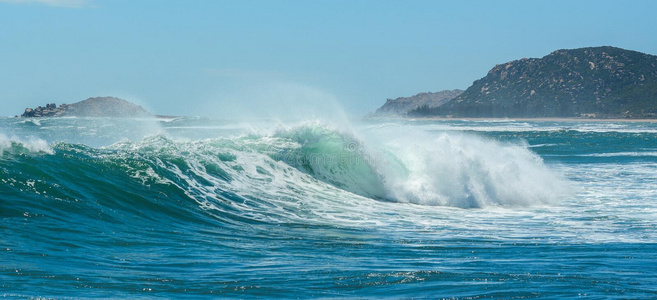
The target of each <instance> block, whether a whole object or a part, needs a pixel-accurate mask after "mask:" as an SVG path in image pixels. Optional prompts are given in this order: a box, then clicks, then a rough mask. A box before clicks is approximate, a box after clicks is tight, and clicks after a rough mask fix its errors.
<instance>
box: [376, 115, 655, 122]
mask: <svg viewBox="0 0 657 300" xmlns="http://www.w3.org/2000/svg"><path fill="white" fill-rule="evenodd" d="M371 119H393V120H407V121H475V122H483V121H491V122H610V123H612V122H626V123H657V119H621V118H609V119H603V118H559V117H545V118H458V117H417V118H410V117H401V116H398V117H383V118H371Z"/></svg>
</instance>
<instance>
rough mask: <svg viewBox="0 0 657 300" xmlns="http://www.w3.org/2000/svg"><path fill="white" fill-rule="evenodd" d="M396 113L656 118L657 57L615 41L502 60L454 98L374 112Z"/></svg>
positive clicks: (420, 99) (410, 100)
mask: <svg viewBox="0 0 657 300" xmlns="http://www.w3.org/2000/svg"><path fill="white" fill-rule="evenodd" d="M446 92H450V91H443V92H439V93H437V94H446ZM390 108H395V109H394V110H391V109H390ZM390 112H393V113H394V114H396V115H398V116H408V117H447V118H450V117H451V118H455V117H456V118H599V119H612V118H613V119H653V118H657V56H654V55H649V54H645V53H641V52H636V51H630V50H625V49H621V48H616V47H609V46H605V47H590V48H580V49H570V50H557V51H554V52H552V53H550V54H549V55H546V56H545V57H543V58H523V59H520V60H515V61H511V62H507V63H504V64H500V65H496V66H495V67H494V68H492V69H491V70H490V71H489V72H488V74H487V75H486V76H485V77H483V78H481V79H479V80H476V81H475V82H474V83H473V84H472V85H471V86H470V87H469V88H467V89H466V90H465V91H464V92H462V93H459V94H458V95H454V97H452V98H451V99H447V100H441V101H433V102H427V101H426V93H423V94H418V95H415V96H412V97H407V98H397V99H395V100H388V101H387V102H386V103H385V104H384V105H383V106H382V107H381V108H379V109H378V110H377V111H376V112H375V113H374V114H373V115H374V116H381V115H387V114H390Z"/></svg>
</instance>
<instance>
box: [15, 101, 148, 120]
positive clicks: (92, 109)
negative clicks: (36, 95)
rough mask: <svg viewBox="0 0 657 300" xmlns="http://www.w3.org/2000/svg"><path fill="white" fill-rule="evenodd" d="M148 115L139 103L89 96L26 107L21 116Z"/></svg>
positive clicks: (117, 116)
mask: <svg viewBox="0 0 657 300" xmlns="http://www.w3.org/2000/svg"><path fill="white" fill-rule="evenodd" d="M72 116H74V117H116V118H127V117H149V116H152V114H151V113H149V112H148V111H146V110H145V109H144V108H142V107H141V106H139V105H136V104H134V103H130V102H128V101H126V100H123V99H119V98H115V97H95V98H89V99H87V100H84V101H80V102H77V103H73V104H68V105H67V104H62V105H60V106H59V107H57V105H56V104H55V103H51V104H47V105H46V107H42V106H39V107H37V108H34V109H32V108H26V109H25V112H24V113H23V114H22V115H21V117H26V118H32V117H72Z"/></svg>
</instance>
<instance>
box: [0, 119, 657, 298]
mask: <svg viewBox="0 0 657 300" xmlns="http://www.w3.org/2000/svg"><path fill="white" fill-rule="evenodd" d="M0 297H6V298H57V299H66V298H75V299H79V298H130V299H134V298H169V299H181V298H187V299H198V298H212V299H214V298H247V299H252V298H267V299H269V298H367V299H371V298H377V299H378V298H389V299H397V298H431V299H435V298H450V299H484V298H504V299H530V298H551V299H563V298H585V299H614V298H619V299H648V298H656V297H657V124H655V123H640V122H637V123H634V122H632V123H630V122H628V123H623V122H585V121H581V122H548V121H532V122H524V121H523V122H520V121H513V120H509V121H458V120H454V121H420V120H376V121H374V120H372V121H367V120H365V121H352V122H350V123H346V122H339V123H337V124H336V123H331V122H322V121H318V120H309V121H298V122H280V121H266V120H261V121H253V122H246V121H231V120H221V119H205V118H178V119H172V120H155V119H91V118H90V119H85V118H51V119H48V118H46V119H22V118H1V119H0Z"/></svg>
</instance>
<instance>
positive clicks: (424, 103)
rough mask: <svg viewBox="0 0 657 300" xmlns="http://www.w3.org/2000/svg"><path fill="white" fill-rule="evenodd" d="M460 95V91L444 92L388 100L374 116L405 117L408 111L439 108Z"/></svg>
mask: <svg viewBox="0 0 657 300" xmlns="http://www.w3.org/2000/svg"><path fill="white" fill-rule="evenodd" d="M461 93H463V91H462V90H451V91H450V90H444V91H440V92H435V93H431V92H429V93H419V94H417V95H414V96H411V97H399V98H397V99H388V100H387V101H386V103H385V104H384V105H383V106H381V107H380V108H379V109H377V110H376V112H375V113H374V115H378V116H385V115H405V114H406V113H408V112H409V111H412V110H415V109H418V108H420V107H428V108H435V107H439V106H441V105H443V104H444V103H446V102H447V101H449V100H452V99H454V98H455V97H456V96H458V95H460V94H461Z"/></svg>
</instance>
